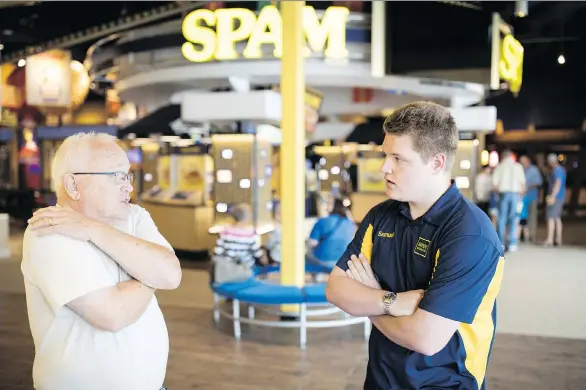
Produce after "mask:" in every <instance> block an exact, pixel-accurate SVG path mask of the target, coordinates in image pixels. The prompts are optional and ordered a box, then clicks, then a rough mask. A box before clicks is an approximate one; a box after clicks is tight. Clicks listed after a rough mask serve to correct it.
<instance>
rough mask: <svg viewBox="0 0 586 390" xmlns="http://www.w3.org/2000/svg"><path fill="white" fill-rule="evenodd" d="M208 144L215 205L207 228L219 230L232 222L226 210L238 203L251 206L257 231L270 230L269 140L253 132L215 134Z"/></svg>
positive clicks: (270, 154)
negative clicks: (211, 164) (214, 169)
mask: <svg viewBox="0 0 586 390" xmlns="http://www.w3.org/2000/svg"><path fill="white" fill-rule="evenodd" d="M212 145H213V156H214V165H215V167H216V172H215V176H216V177H215V186H214V198H215V202H216V207H215V221H214V226H213V227H212V229H211V231H212V232H214V233H217V232H220V231H221V230H222V229H223V228H224V226H226V224H230V223H232V221H231V218H230V217H228V211H229V210H230V208H231V207H232V206H235V205H237V204H240V203H245V204H249V205H251V206H252V210H253V224H254V227H255V229H256V231H257V233H259V234H264V233H267V232H269V231H271V230H273V216H272V212H273V190H272V186H271V181H272V174H273V166H272V161H271V160H272V157H273V156H272V149H273V146H272V144H271V142H270V141H269V140H267V139H264V138H263V137H262V136H260V135H255V134H216V135H213V136H212Z"/></svg>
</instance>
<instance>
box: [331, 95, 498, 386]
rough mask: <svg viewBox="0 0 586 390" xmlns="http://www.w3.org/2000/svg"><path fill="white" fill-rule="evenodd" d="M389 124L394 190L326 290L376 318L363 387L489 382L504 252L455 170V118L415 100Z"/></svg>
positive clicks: (355, 311)
mask: <svg viewBox="0 0 586 390" xmlns="http://www.w3.org/2000/svg"><path fill="white" fill-rule="evenodd" d="M383 129H384V131H385V133H386V134H385V139H384V143H383V151H384V153H385V154H386V160H385V162H384V164H383V166H382V167H381V172H382V173H383V174H384V178H385V180H386V185H387V187H386V193H387V196H388V197H389V198H390V199H389V200H387V201H384V202H382V203H380V204H378V205H377V206H375V207H374V208H372V209H371V210H370V211H369V212H368V214H367V215H366V217H365V218H364V220H363V221H362V222H361V224H360V226H359V228H358V231H357V233H356V235H355V237H354V240H353V241H352V243H351V244H350V245H349V246H348V248H347V250H346V252H345V253H344V255H343V256H342V257H341V258H340V260H339V261H338V263H337V267H335V268H334V270H333V271H332V273H331V275H330V279H329V281H328V285H327V290H326V294H327V297H328V300H329V301H330V302H331V303H333V304H334V305H336V306H338V307H339V308H341V309H342V310H344V311H345V312H347V313H349V314H351V315H354V316H368V317H369V318H370V320H371V321H372V323H373V325H374V327H373V330H372V333H371V336H370V342H369V362H368V368H367V372H366V380H365V382H364V389H365V390H389V389H421V388H428V389H460V390H464V389H465V390H470V389H484V388H485V376H486V369H487V366H488V360H489V357H490V351H491V349H492V344H493V339H494V334H495V329H496V303H495V302H496V297H497V295H498V293H499V290H500V286H501V280H502V276H503V267H504V257H503V256H504V254H503V247H502V245H501V243H500V240H499V238H498V236H497V234H496V231H495V229H494V227H493V226H492V224H491V222H490V220H489V218H488V216H487V215H486V214H485V213H484V212H482V210H480V209H479V208H478V207H477V206H476V205H474V204H473V203H471V202H469V201H468V200H467V199H465V198H464V197H463V195H462V194H461V193H460V191H459V190H458V188H457V187H456V186H455V184H454V181H453V180H451V179H450V176H451V175H450V172H451V169H452V166H453V164H454V160H455V154H456V148H457V146H458V129H457V127H456V124H455V121H454V118H453V117H452V115H451V114H450V112H449V111H448V110H447V109H445V108H444V107H442V106H440V105H437V104H435V103H430V102H416V103H410V104H407V105H405V106H403V107H401V108H399V109H397V110H396V111H395V112H393V114H392V115H391V116H389V117H388V118H387V119H386V121H385V123H384V127H383Z"/></svg>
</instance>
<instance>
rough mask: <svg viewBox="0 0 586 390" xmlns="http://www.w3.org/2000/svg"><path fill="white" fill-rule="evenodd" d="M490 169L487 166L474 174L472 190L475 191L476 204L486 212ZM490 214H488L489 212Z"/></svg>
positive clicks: (490, 186) (489, 186)
mask: <svg viewBox="0 0 586 390" xmlns="http://www.w3.org/2000/svg"><path fill="white" fill-rule="evenodd" d="M491 174H492V169H491V168H490V167H489V166H486V167H484V169H483V170H482V171H481V172H480V173H479V174H478V175H476V180H475V185H474V190H475V192H476V204H477V205H478V207H480V208H481V209H482V211H484V212H485V213H486V214H489V213H488V206H489V203H490V194H491V192H492V175H491ZM489 215H490V214H489Z"/></svg>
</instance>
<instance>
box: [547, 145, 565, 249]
mask: <svg viewBox="0 0 586 390" xmlns="http://www.w3.org/2000/svg"><path fill="white" fill-rule="evenodd" d="M547 164H548V165H549V166H550V167H551V174H550V176H549V188H548V191H547V197H546V198H545V202H546V203H547V210H546V216H547V238H546V239H545V241H544V242H543V244H544V245H545V246H551V245H554V244H557V245H562V211H563V210H564V203H565V200H566V170H565V169H564V168H563V167H562V166H561V165H560V163H559V162H558V156H557V155H556V154H555V153H551V154H549V155H548V156H547ZM554 233H555V241H554Z"/></svg>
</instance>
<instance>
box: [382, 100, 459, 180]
mask: <svg viewBox="0 0 586 390" xmlns="http://www.w3.org/2000/svg"><path fill="white" fill-rule="evenodd" d="M383 130H384V132H385V133H386V134H388V135H397V136H402V135H409V136H411V138H412V139H413V147H414V149H415V151H416V152H417V153H419V154H420V155H421V157H422V158H423V161H428V160H429V159H430V158H431V157H433V156H435V155H436V154H438V153H443V154H445V156H446V168H447V169H448V170H450V169H451V168H452V164H453V163H454V158H455V155H456V149H457V148H458V139H459V138H458V128H457V127H456V121H455V120H454V117H453V116H452V114H451V113H450V112H449V111H448V110H447V109H446V108H445V107H443V106H440V105H439V104H437V103H433V102H414V103H409V104H406V105H404V106H402V107H399V108H398V109H396V110H395V111H394V112H393V113H392V114H391V115H390V116H389V117H388V118H387V119H386V120H385V123H384V124H383Z"/></svg>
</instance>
